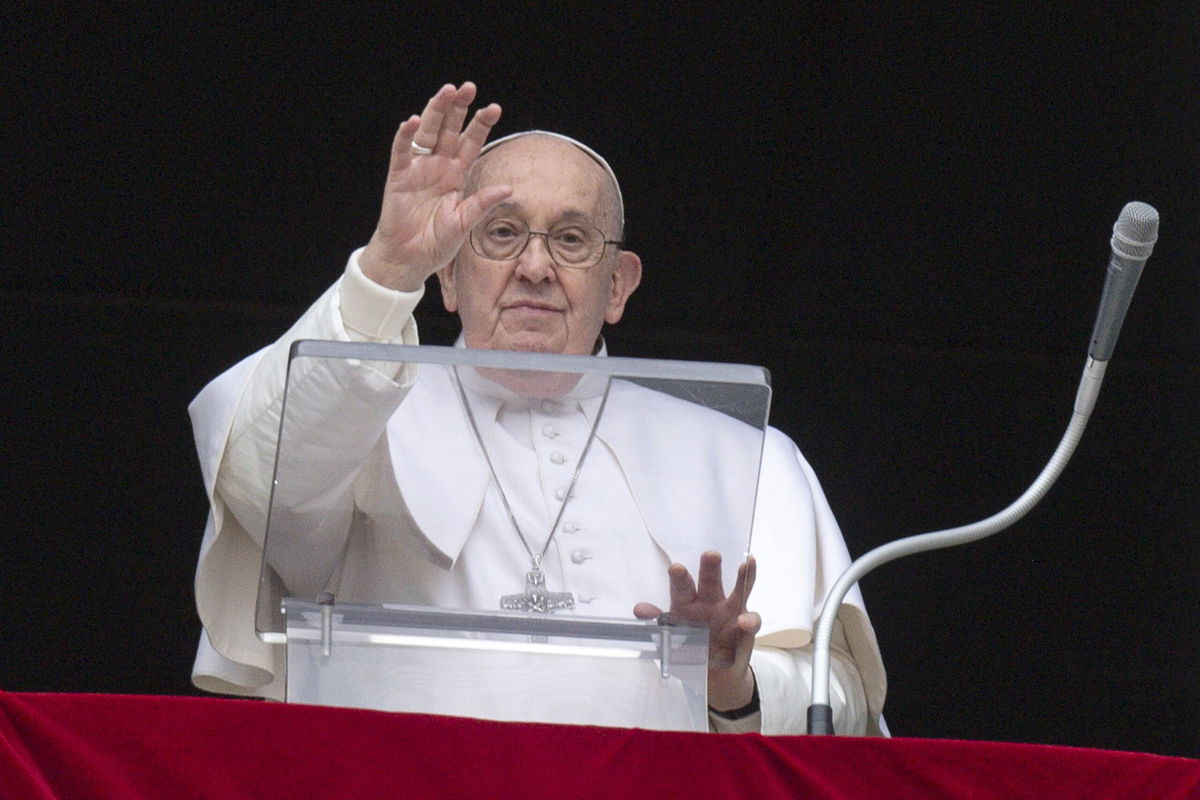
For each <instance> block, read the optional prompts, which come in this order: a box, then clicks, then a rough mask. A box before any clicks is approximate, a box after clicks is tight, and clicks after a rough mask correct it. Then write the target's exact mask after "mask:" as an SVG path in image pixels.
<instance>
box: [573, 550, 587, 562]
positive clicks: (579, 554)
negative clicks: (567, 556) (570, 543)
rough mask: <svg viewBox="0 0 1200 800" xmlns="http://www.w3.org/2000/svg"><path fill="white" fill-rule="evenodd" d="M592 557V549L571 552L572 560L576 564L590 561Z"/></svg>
mask: <svg viewBox="0 0 1200 800" xmlns="http://www.w3.org/2000/svg"><path fill="white" fill-rule="evenodd" d="M591 559H592V553H591V551H590V550H576V551H575V552H574V553H571V561H573V562H574V563H576V564H582V563H583V562H585V561H590V560H591Z"/></svg>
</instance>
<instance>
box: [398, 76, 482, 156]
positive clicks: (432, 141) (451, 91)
mask: <svg viewBox="0 0 1200 800" xmlns="http://www.w3.org/2000/svg"><path fill="white" fill-rule="evenodd" d="M462 90H469V94H470V96H471V98H474V96H475V84H473V83H464V84H463V87H462ZM459 92H460V90H459V89H455V88H454V84H452V83H447V84H446V85H445V86H443V87H442V88H440V89H438V90H437V94H435V95H434V96H433V97H431V98H429V102H428V103H426V104H425V110H424V111H422V112H421V125H420V127H419V128H418V129H417V132H416V135H414V136H413V144H416V145H417V146H418V147H424V148H428V149H429V150H434V149H435V148H436V147H437V144H438V140H439V138H440V137H441V133H442V125H443V123H444V122H445V121H446V117H447V116H448V115H449V114H450V113H451V110H452V109H453V107H454V104H455V100H456V98H457V97H458V94H459ZM469 104H470V101H468V105H469Z"/></svg>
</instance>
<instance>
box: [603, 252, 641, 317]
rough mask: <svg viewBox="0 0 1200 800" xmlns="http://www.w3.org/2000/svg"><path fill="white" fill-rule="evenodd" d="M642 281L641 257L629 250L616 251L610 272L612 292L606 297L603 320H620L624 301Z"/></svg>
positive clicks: (623, 310)
mask: <svg viewBox="0 0 1200 800" xmlns="http://www.w3.org/2000/svg"><path fill="white" fill-rule="evenodd" d="M641 282H642V259H641V258H639V257H638V255H637V253H634V252H633V251H631V250H621V251H620V252H618V253H617V266H616V268H615V269H613V274H612V292H611V293H610V294H609V297H608V306H607V308H605V310H604V321H605V322H607V323H608V324H609V325H614V324H616V323H618V322H620V321H621V316H622V315H623V314H624V313H625V301H627V300H628V299H629V295H631V294H633V290H634V289H636V288H637V287H638V284H639V283H641Z"/></svg>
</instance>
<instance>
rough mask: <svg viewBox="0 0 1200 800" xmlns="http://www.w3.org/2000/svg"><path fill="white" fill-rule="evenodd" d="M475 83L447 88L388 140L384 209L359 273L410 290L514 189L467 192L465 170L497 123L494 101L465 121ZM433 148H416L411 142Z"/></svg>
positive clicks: (447, 260) (443, 261)
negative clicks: (418, 150) (424, 152)
mask: <svg viewBox="0 0 1200 800" xmlns="http://www.w3.org/2000/svg"><path fill="white" fill-rule="evenodd" d="M474 99H475V84H473V83H471V82H469V81H468V82H466V83H464V84H463V85H462V86H460V87H458V88H455V87H454V86H453V84H446V85H445V86H443V87H442V88H441V89H439V90H438V92H437V94H435V95H434V96H433V97H431V98H430V99H429V102H428V103H427V104H426V105H425V110H424V111H423V112H421V115H420V116H417V115H415V114H414V115H413V116H411V117H409V118H408V119H407V120H405V121H404V122H403V123H401V124H400V128H399V130H397V131H396V138H395V140H394V141H393V142H392V156H391V163H390V164H389V165H388V176H387V184H386V186H385V188H384V192H383V207H382V209H381V211H380V214H379V224H378V225H377V226H376V227H375V233H374V234H373V235H372V236H371V241H370V242H369V243H368V244H367V246H366V248H365V249H364V250H363V252H362V254H361V255H360V256H359V266H360V267H361V268H362V271H363V274H364V275H366V276H367V277H368V278H370V279H371V280H373V281H375V282H376V283H379V284H381V285H383V286H386V287H388V288H389V289H399V290H401V291H415V290H416V289H419V288H420V287H421V286H422V285H423V284H424V283H425V279H426V278H428V277H429V276H430V275H432V274H433V273H434V272H436V271H437V270H439V269H441V268H442V267H443V266H445V265H446V264H448V263H450V260H451V259H452V258H454V255H455V254H456V253H457V252H458V249H459V248H460V247H462V244H463V242H464V241H466V238H467V235H468V234H469V233H470V231H471V229H472V228H473V227H475V225H476V224H478V223H479V222H480V221H481V220H482V219H483V217H484V215H485V214H487V212H488V211H489V210H491V208H492V207H493V206H495V205H496V204H497V203H499V202H501V201H503V200H505V199H507V198H508V197H509V196H510V195H511V194H512V189H511V188H510V187H508V186H506V185H498V186H485V187H482V188H479V189H477V190H476V191H475V192H474V193H473V194H471V195H465V190H466V177H467V171H468V170H469V169H470V167H471V165H472V164H473V163H474V162H475V158H476V157H477V156H478V155H479V150H480V149H481V148H482V147H483V144H484V142H486V141H487V137H488V134H489V133H490V132H491V129H492V126H493V125H495V124H496V122H497V121H498V120H499V119H500V106H498V105H496V104H495V103H492V104H491V105H488V106H485V107H484V108H481V109H479V110H478V111H476V112H475V115H474V116H473V117H472V118H471V122H470V123H469V124H468V125H467V127H466V128H465V129H464V128H463V127H462V125H463V121H464V120H466V118H467V112H468V110H469V108H470V105H471V102H472V101H473V100H474ZM414 142H415V143H416V144H417V145H419V146H421V147H426V148H430V149H431V151H432V152H430V153H429V154H428V155H418V154H417V153H415V152H414V151H413V143H414Z"/></svg>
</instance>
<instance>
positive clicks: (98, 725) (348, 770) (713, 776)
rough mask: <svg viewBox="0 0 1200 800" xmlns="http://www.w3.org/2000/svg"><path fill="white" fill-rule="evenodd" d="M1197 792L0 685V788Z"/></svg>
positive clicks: (906, 757) (1000, 770) (672, 738)
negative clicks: (18, 690) (11, 689)
mask: <svg viewBox="0 0 1200 800" xmlns="http://www.w3.org/2000/svg"><path fill="white" fill-rule="evenodd" d="M131 797H139V798H142V797H170V798H193V797H194V798H241V797H246V798H262V797H289V798H298V797H322V798H329V797H334V798H337V797H355V798H377V797H406V798H407V797H446V798H498V797H517V798H522V800H536V799H537V798H556V800H557V799H561V798H604V800H613V798H617V797H621V798H624V797H667V798H676V797H754V798H770V797H789V798H791V797H816V798H867V797H870V798H879V797H894V798H907V797H913V798H934V799H936V798H1002V797H1054V798H1058V799H1059V800H1064V799H1067V798H1088V800H1093V798H1096V797H1104V798H1118V797H1129V798H1156V800H1173V799H1174V798H1179V799H1180V800H1183V799H1184V798H1191V799H1192V800H1195V798H1200V761H1197V760H1192V759H1185V758H1171V757H1165V756H1153V755H1144V754H1138V753H1122V752H1112V751H1103V750H1086V749H1078V748H1067V747H1048V746H1041V745H1020V744H1002V743H996V742H960V741H940V740H920V739H851V738H842V737H805V736H786V737H764V736H759V735H757V734H745V735H737V736H733V735H716V734H698V733H669V732H658V731H643V730H623V729H612V728H595V727H583V726H561V725H540V724H519V723H502V722H489V721H483V720H472V719H460V718H452V717H434V716H425V715H418V714H391V713H384V712H378V711H363V710H356V709H338V708H318V707H313V706H300V705H284V704H275V703H264V702H256V701H249V700H221V699H210V698H197V697H128V696H112V695H66V694H6V693H0V798H3V799H4V800H8V798H19V799H20V800H39V799H40V798H88V799H89V800H93V799H96V800H100V799H102V798H131Z"/></svg>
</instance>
